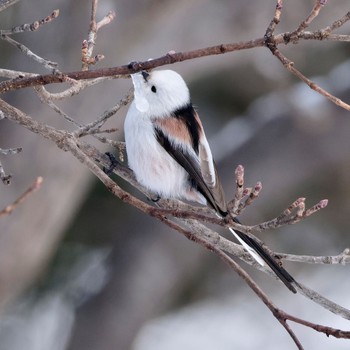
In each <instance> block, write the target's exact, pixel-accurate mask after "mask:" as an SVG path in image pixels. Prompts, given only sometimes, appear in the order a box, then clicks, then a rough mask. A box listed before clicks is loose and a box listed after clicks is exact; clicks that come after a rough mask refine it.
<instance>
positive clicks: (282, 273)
mask: <svg viewBox="0 0 350 350" xmlns="http://www.w3.org/2000/svg"><path fill="white" fill-rule="evenodd" d="M237 223H239V221H238V220H237ZM234 231H235V233H236V234H237V235H238V236H239V237H240V238H241V239H242V241H244V242H245V243H246V244H247V245H248V246H249V247H251V248H253V249H254V251H255V252H256V253H258V254H259V256H260V257H261V258H262V259H263V260H264V261H265V263H266V264H267V265H268V266H269V267H270V268H271V270H272V271H273V272H274V273H275V274H276V275H277V277H278V278H279V279H280V280H281V281H282V282H283V283H284V284H285V285H286V287H287V288H288V289H289V290H290V291H291V292H293V293H296V292H297V291H296V289H295V287H294V286H293V284H296V281H295V280H294V278H293V277H292V276H291V275H290V274H289V273H288V272H287V271H286V270H285V269H284V268H283V267H282V266H280V265H279V264H278V262H277V261H276V259H275V258H274V257H273V256H271V254H270V253H269V252H268V251H267V250H266V249H265V248H263V247H262V246H261V245H260V244H259V243H258V242H256V241H255V240H254V239H252V238H250V237H249V236H247V235H246V234H244V233H243V232H240V231H237V230H234Z"/></svg>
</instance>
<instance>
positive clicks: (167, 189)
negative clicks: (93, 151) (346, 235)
mask: <svg viewBox="0 0 350 350" xmlns="http://www.w3.org/2000/svg"><path fill="white" fill-rule="evenodd" d="M131 78H132V82H133V86H134V99H133V101H132V102H131V104H130V106H129V109H128V112H127V115H126V118H125V122H124V135H125V144H126V153H127V159H128V166H129V167H130V169H131V170H132V171H133V172H134V174H135V177H136V180H137V181H138V182H139V183H140V184H141V185H142V186H143V187H145V188H146V189H147V190H149V191H151V192H152V193H154V194H156V195H157V197H158V198H174V199H182V200H186V201H190V202H195V203H199V204H202V205H208V206H209V207H211V208H212V209H214V210H215V212H216V213H217V215H218V216H220V217H223V218H224V217H226V216H227V215H229V213H228V210H227V203H226V200H225V194H224V190H223V186H222V184H221V181H220V178H219V175H218V171H217V168H216V165H215V162H214V160H213V156H212V152H211V149H210V146H209V143H208V141H207V138H206V135H205V132H204V128H203V124H202V122H201V120H200V118H199V115H198V113H197V111H196V109H195V108H194V106H193V105H192V102H191V97H190V91H189V89H188V87H187V84H186V82H185V81H184V79H183V78H182V76H181V75H180V74H178V73H177V72H175V71H173V70H153V71H151V72H150V71H145V70H144V71H140V72H137V73H134V74H132V75H131ZM234 221H235V222H238V223H239V221H238V219H237V218H234ZM230 231H231V232H232V233H233V234H234V236H235V237H236V238H237V240H238V241H239V242H240V243H241V244H242V245H243V247H244V248H245V249H246V251H247V252H248V253H249V254H250V255H251V256H252V257H253V258H254V259H255V260H256V261H257V262H258V263H259V264H260V265H262V266H265V264H267V265H268V266H269V267H270V268H271V269H272V270H273V271H274V273H275V274H276V275H277V277H278V278H279V279H280V280H281V281H282V282H283V283H284V284H285V285H286V287H287V288H288V289H289V290H290V291H292V292H293V293H296V289H295V287H294V285H295V284H296V281H295V280H294V278H293V277H292V276H291V275H290V274H289V273H288V272H287V271H286V270H285V269H284V268H283V267H282V266H280V264H279V263H278V262H277V260H276V259H275V258H274V257H273V256H272V255H271V254H270V253H269V252H268V251H267V250H266V248H264V247H263V246H262V244H260V243H258V242H257V241H256V240H254V239H253V238H251V237H250V236H248V235H247V234H245V233H243V232H240V231H238V230H234V229H233V228H230Z"/></svg>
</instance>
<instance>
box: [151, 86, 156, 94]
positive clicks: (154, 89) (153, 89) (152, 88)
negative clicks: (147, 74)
mask: <svg viewBox="0 0 350 350" xmlns="http://www.w3.org/2000/svg"><path fill="white" fill-rule="evenodd" d="M151 91H152V92H154V93H156V92H157V88H156V87H155V86H154V85H152V87H151Z"/></svg>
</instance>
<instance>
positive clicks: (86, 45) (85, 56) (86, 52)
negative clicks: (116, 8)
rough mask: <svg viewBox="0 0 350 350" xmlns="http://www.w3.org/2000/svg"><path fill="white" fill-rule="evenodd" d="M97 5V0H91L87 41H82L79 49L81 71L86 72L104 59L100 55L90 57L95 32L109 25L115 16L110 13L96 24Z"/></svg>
mask: <svg viewBox="0 0 350 350" xmlns="http://www.w3.org/2000/svg"><path fill="white" fill-rule="evenodd" d="M97 4H98V0H92V6H91V17H90V30H89V35H88V40H84V41H83V44H82V49H81V53H82V57H81V61H82V67H81V70H82V71H87V70H88V69H89V66H91V65H94V64H96V63H97V62H99V61H101V60H103V59H104V56H103V55H101V54H98V55H96V56H95V57H92V52H93V50H94V46H95V44H96V37H97V32H98V31H99V29H101V28H102V27H103V26H105V25H107V24H109V23H111V22H112V21H113V19H114V18H115V16H116V14H115V12H113V11H110V12H108V14H107V15H106V16H105V17H103V19H102V20H101V21H99V22H98V23H97V22H96V10H97Z"/></svg>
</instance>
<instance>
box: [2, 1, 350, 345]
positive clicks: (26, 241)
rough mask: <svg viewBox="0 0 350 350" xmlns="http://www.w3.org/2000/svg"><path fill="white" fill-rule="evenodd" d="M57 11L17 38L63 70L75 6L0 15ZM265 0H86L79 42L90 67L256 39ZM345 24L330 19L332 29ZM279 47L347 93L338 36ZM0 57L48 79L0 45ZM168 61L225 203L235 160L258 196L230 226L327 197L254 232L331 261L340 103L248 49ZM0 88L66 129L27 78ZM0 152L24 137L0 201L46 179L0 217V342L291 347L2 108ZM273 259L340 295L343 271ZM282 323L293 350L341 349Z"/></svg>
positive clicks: (223, 283) (285, 27)
mask: <svg viewBox="0 0 350 350" xmlns="http://www.w3.org/2000/svg"><path fill="white" fill-rule="evenodd" d="M312 6H313V1H311V0H308V1H305V0H294V1H286V2H285V5H284V9H283V15H282V22H281V23H280V25H279V26H278V32H283V31H291V30H293V29H295V28H296V26H297V25H299V24H300V22H301V21H302V20H303V19H304V18H305V17H306V15H307V14H308V13H309V12H310V9H311V8H312ZM56 8H58V9H60V16H59V18H58V19H56V20H55V21H53V22H52V23H50V24H49V25H46V26H44V27H42V28H41V29H40V30H38V31H37V32H33V33H23V34H19V35H16V37H15V39H16V40H19V41H20V42H22V43H23V44H25V45H27V46H28V47H29V48H30V49H31V50H33V51H34V52H36V53H37V54H39V55H40V56H43V57H45V58H47V59H50V60H52V61H57V62H58V63H59V67H60V69H61V71H64V72H66V71H73V70H79V69H80V66H81V64H80V59H81V43H82V41H83V40H84V39H86V38H87V33H88V27H89V18H90V8H91V4H90V1H86V0H85V1H68V0H51V1H45V2H43V1H40V0H30V1H22V2H19V3H17V4H16V5H14V6H12V7H11V8H9V9H7V10H6V11H4V12H2V13H0V23H1V29H7V28H11V27H13V26H15V25H20V24H22V23H31V22H33V21H34V20H37V19H40V18H44V17H45V16H47V15H48V14H50V13H51V12H52V10H54V9H56ZM274 8H275V1H274V0H266V1H260V0H251V1H243V0H221V1H215V2H214V1H209V0H201V1H199V0H186V1H185V0H179V1H159V0H133V1H127V0H119V1H108V0H101V1H100V4H99V8H98V18H102V17H103V16H104V15H105V14H106V13H107V12H108V11H109V10H115V11H116V12H117V18H116V20H115V21H114V22H112V23H111V24H110V25H108V26H106V27H104V28H103V29H102V30H101V31H100V32H99V33H98V38H97V45H96V48H95V51H94V52H95V54H97V53H101V54H104V55H105V60H104V61H103V62H101V63H100V64H99V67H112V66H116V65H120V64H125V63H128V62H130V61H136V60H145V59H148V58H150V57H153V58H156V57H159V56H161V55H163V54H165V53H166V52H168V51H170V50H175V51H186V50H191V49H196V48H201V47H206V46H210V45H216V44H220V43H226V42H237V41H241V40H242V41H243V40H250V39H255V38H258V37H262V36H263V35H264V32H265V29H266V27H267V25H268V24H269V22H270V20H271V18H272V16H273V12H274ZM348 11H349V4H348V1H347V0H338V1H337V2H329V4H327V6H325V8H324V9H323V10H322V12H321V13H320V15H319V17H318V18H317V20H316V21H315V22H314V23H313V24H312V26H311V28H310V29H313V30H315V29H320V28H323V27H326V26H327V25H329V24H331V23H332V22H333V21H334V20H336V19H338V18H340V17H341V16H343V15H344V14H345V13H347V12H348ZM349 31H350V25H349V24H346V25H345V26H344V27H343V28H342V29H341V31H340V32H341V33H344V34H346V33H349ZM280 49H281V50H282V51H283V52H284V53H285V54H286V55H287V56H288V57H289V58H290V59H291V60H293V61H294V62H295V64H296V67H297V68H299V69H300V70H301V71H302V72H303V73H305V74H306V75H307V76H308V77H311V78H312V79H313V80H315V81H316V82H318V83H320V84H321V85H322V87H324V88H325V89H328V90H329V91H330V92H331V93H333V94H335V95H336V96H338V97H340V98H343V99H345V100H346V101H349V92H350V78H349V77H350V74H349V73H350V60H349V57H348V56H349V53H350V48H349V45H346V43H331V42H312V41H310V42H301V43H300V44H298V45H289V46H288V47H283V46H281V47H280ZM0 64H1V67H2V68H7V69H14V70H21V71H28V72H34V73H46V72H45V71H44V70H43V68H42V67H41V66H39V65H38V64H36V63H35V62H32V61H30V60H29V59H28V58H27V57H25V56H24V55H23V54H21V53H20V52H19V51H17V50H16V49H15V48H13V47H12V46H10V45H8V44H7V43H6V42H3V41H0ZM169 68H170V69H174V70H176V71H178V72H179V73H180V74H182V75H183V77H184V79H185V80H186V81H187V82H188V84H189V86H190V90H191V92H192V100H193V103H194V104H195V105H196V106H197V107H198V110H199V113H200V115H201V118H202V121H203V124H204V127H205V129H206V133H207V137H208V139H209V143H210V144H211V147H212V151H213V153H214V157H215V159H216V162H217V164H218V168H219V173H220V175H221V177H222V179H223V182H224V187H225V190H226V193H227V197H228V198H231V197H232V195H233V191H234V186H233V185H234V179H233V174H234V169H235V167H236V166H237V165H238V164H243V165H244V166H245V169H246V183H247V185H250V186H253V185H254V184H255V183H256V181H262V183H263V187H264V188H263V192H262V194H261V198H260V199H259V200H258V201H257V202H255V203H254V205H253V206H252V207H249V209H248V210H247V211H246V212H244V214H243V215H242V221H243V222H245V223H247V224H255V223H258V222H261V221H266V220H268V219H271V218H273V217H275V216H276V215H278V214H279V213H280V212H281V211H282V210H284V209H285V208H286V207H287V206H288V205H289V204H290V203H291V202H292V201H294V200H295V199H296V198H298V197H300V196H302V197H306V198H307V204H308V206H311V205H313V204H315V203H317V202H318V201H319V200H321V199H324V198H328V199H329V200H330V202H329V205H328V207H327V209H325V210H322V211H321V212H319V213H318V214H316V215H314V216H312V217H311V218H308V219H307V220H305V221H303V222H302V223H301V224H298V225H295V226H288V227H283V228H281V229H279V230H278V231H273V232H266V233H264V234H262V235H261V238H262V239H263V240H264V241H265V242H266V243H267V244H268V245H269V246H270V247H271V248H272V249H274V250H275V251H280V252H288V253H293V254H309V255H336V254H339V253H340V252H342V251H343V250H344V249H345V248H346V247H348V246H349V245H350V235H349V232H348V231H349V221H348V218H349V212H350V200H349V194H350V176H349V170H350V138H349V135H350V116H349V113H348V112H346V111H344V110H342V109H340V108H338V107H336V106H334V105H333V104H331V103H330V102H328V101H327V100H326V99H324V98H323V97H321V96H319V95H318V94H316V93H315V92H314V91H312V90H310V89H309V88H308V87H307V86H306V85H303V84H301V83H300V82H299V81H298V80H296V78H295V77H294V76H292V75H291V74H290V73H288V72H287V71H286V70H285V69H284V68H283V67H282V65H281V64H280V63H279V61H278V60H277V59H276V58H274V57H272V55H271V53H270V52H269V51H268V50H267V49H263V48H257V49H253V50H248V51H242V52H234V53H229V54H226V55H219V56H211V57H206V58H201V59H197V60H193V61H186V62H183V63H179V64H175V65H172V66H169ZM130 86H131V82H130V80H129V79H123V80H121V79H120V80H114V81H109V82H106V83H104V84H101V85H98V86H95V87H92V88H90V89H88V90H85V91H83V92H82V93H80V94H79V95H78V96H74V97H72V98H70V99H67V100H65V101H62V102H60V103H59V106H60V107H61V108H62V109H63V110H64V111H65V112H66V113H67V114H69V115H70V116H71V117H73V118H75V119H76V120H77V121H78V122H80V123H88V122H90V121H92V120H95V119H96V118H97V117H98V116H99V115H101V114H102V113H103V112H104V111H105V110H106V109H108V108H110V107H111V106H113V105H114V104H116V103H117V102H118V101H119V99H120V98H121V97H123V96H124V95H125V94H126V92H127V91H128V89H129V88H130ZM48 89H49V90H50V91H60V89H62V86H49V87H48ZM4 98H5V100H6V101H7V102H9V103H11V104H13V105H14V106H16V107H18V108H20V109H22V110H23V111H24V112H26V113H28V114H29V115H31V116H33V118H35V119H36V120H40V121H44V122H46V123H48V124H50V125H53V126H55V127H59V128H65V129H67V130H72V126H71V125H69V124H67V123H66V122H65V121H63V120H62V118H61V117H60V116H58V115H57V114H55V113H54V112H53V111H52V110H50V109H49V108H48V107H47V106H45V105H43V104H41V103H40V101H39V99H38V98H37V96H36V94H35V93H34V91H33V90H31V89H24V90H21V91H17V92H12V93H7V94H6V95H4ZM126 110H127V109H124V110H122V111H121V112H120V113H119V114H118V116H115V117H114V118H112V120H111V121H110V122H109V124H108V126H111V127H118V128H119V129H120V132H119V133H118V135H116V136H115V137H116V138H118V139H120V140H122V139H123V133H122V129H123V119H124V116H125V113H126ZM0 147H1V148H11V147H23V151H22V152H21V153H20V154H18V155H12V156H6V157H4V156H1V162H2V164H3V165H4V167H5V170H6V171H7V172H9V173H11V174H13V182H12V184H11V186H4V185H2V184H1V185H0V208H3V207H5V206H6V205H7V204H9V203H11V202H12V201H13V200H15V199H16V198H17V197H18V196H19V195H20V194H21V193H23V192H24V191H25V189H26V188H28V186H29V185H30V184H31V183H32V182H33V181H34V179H35V178H36V177H37V176H43V177H44V183H43V186H42V188H41V189H40V191H38V192H36V193H35V194H34V195H32V196H31V197H30V198H29V200H27V201H26V202H25V203H24V204H23V205H21V206H20V207H18V208H17V209H16V210H15V211H14V212H13V213H12V214H11V215H9V216H7V217H3V218H1V220H0V307H1V315H0V349H1V350H18V349H24V348H25V349H27V350H44V349H45V350H46V349H53V350H73V349H74V350H80V349H84V350H92V349H94V350H95V349H98V350H110V349H133V350H158V349H159V350H160V349H162V350H172V349H183V350H187V349H202V350H204V349H218V350H226V349H242V350H245V349H247V350H251V349H256V348H261V347H262V346H263V347H264V349H271V350H274V349H281V348H283V349H286V350H288V349H295V346H294V344H293V343H292V341H291V339H290V338H289V336H288V335H287V333H286V332H285V330H284V329H283V328H282V327H281V326H280V325H279V323H278V322H277V321H276V320H275V319H274V317H273V316H272V315H271V313H270V312H269V311H268V310H267V308H266V307H265V306H264V305H263V304H262V303H261V302H260V301H259V300H258V299H257V298H256V297H255V295H253V293H252V292H251V291H250V290H249V289H248V287H247V286H246V285H245V284H244V283H243V282H242V281H241V280H240V279H239V278H238V277H237V276H236V275H235V274H234V272H233V271H231V270H229V269H228V268H227V267H226V266H225V265H224V264H223V263H222V262H221V261H220V260H219V259H218V258H217V257H216V256H215V255H214V254H209V253H208V252H207V251H205V250H204V249H202V248H201V247H199V246H197V245H196V244H194V243H192V242H190V241H188V240H186V239H185V238H184V237H183V236H181V235H180V234H178V233H177V232H175V231H171V230H170V229H168V228H167V227H165V226H164V225H162V224H161V223H159V222H157V221H155V220H154V219H152V218H149V217H147V216H145V215H144V214H142V213H140V212H139V211H137V210H136V209H134V208H131V207H129V206H127V205H126V204H123V203H121V202H120V201H119V200H117V199H116V198H114V197H113V196H112V195H111V194H110V193H109V192H108V191H107V190H106V189H105V188H104V187H103V186H102V185H101V184H100V183H99V182H97V181H96V179H94V178H93V177H92V176H91V175H90V173H89V172H88V171H87V170H86V169H85V168H84V167H83V166H81V164H79V163H78V161H76V160H75V159H73V157H71V156H70V155H69V154H66V153H64V152H62V151H61V150H59V149H58V148H57V147H56V146H54V145H53V144H51V143H50V142H48V141H46V140H44V139H42V138H40V137H38V136H36V135H34V134H32V133H31V132H29V131H27V130H25V129H24V128H21V127H19V126H17V125H14V124H13V123H9V122H7V121H6V120H0ZM99 147H100V149H101V150H105V146H104V145H99ZM116 180H117V181H118V183H119V184H120V185H121V186H123V188H125V189H128V190H130V191H132V192H133V193H135V194H137V195H138V196H140V198H143V197H142V196H141V195H139V194H138V193H137V192H136V191H135V190H133V189H132V188H130V186H129V185H127V184H125V183H123V182H122V181H120V180H118V179H116ZM226 237H229V236H228V235H226ZM286 267H287V269H288V271H289V272H290V273H291V274H292V275H293V276H294V277H295V278H296V279H297V280H298V281H300V282H302V283H304V284H306V285H307V286H309V287H310V288H312V289H314V290H317V291H318V292H319V293H321V294H323V295H324V296H326V297H328V298H330V299H332V300H333V301H335V302H337V303H339V304H341V305H343V306H344V307H347V308H349V307H350V302H349V298H348V291H349V287H350V286H349V278H348V277H349V267H348V266H318V265H306V264H298V263H286ZM247 270H248V272H249V273H251V274H252V275H253V277H254V278H255V279H256V280H257V282H258V283H259V284H260V285H261V286H262V288H263V289H264V290H265V291H266V292H267V293H268V294H269V295H270V296H271V298H272V299H273V301H274V302H275V303H276V304H277V305H278V306H281V307H282V308H283V309H285V310H286V311H289V312H291V313H293V314H294V315H296V316H298V317H301V318H305V319H307V320H310V321H314V322H317V323H320V324H324V325H330V326H332V327H335V328H337V327H339V328H343V329H349V322H348V321H346V320H342V319H341V318H339V317H336V316H334V315H333V314H331V313H329V312H327V311H325V310H323V309H322V308H320V307H318V306H317V305H316V304H312V303H311V302H309V301H308V300H306V299H305V298H304V297H302V296H299V295H292V294H291V293H290V292H289V291H288V290H287V289H286V288H284V287H283V286H282V285H281V284H280V283H278V282H277V281H275V280H273V279H271V278H270V277H268V276H266V275H265V274H261V273H259V272H256V271H253V270H252V269H250V268H249V267H247ZM292 327H293V329H294V330H295V331H296V333H297V335H298V336H299V338H300V340H301V342H302V343H303V345H304V346H305V348H307V349H313V348H317V349H320V350H322V349H349V344H350V343H349V341H344V340H335V339H332V338H327V337H326V336H324V335H322V334H318V333H316V332H314V331H311V330H309V329H306V328H304V327H299V326H297V325H294V324H292Z"/></svg>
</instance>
